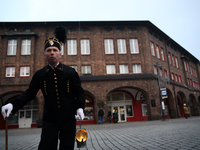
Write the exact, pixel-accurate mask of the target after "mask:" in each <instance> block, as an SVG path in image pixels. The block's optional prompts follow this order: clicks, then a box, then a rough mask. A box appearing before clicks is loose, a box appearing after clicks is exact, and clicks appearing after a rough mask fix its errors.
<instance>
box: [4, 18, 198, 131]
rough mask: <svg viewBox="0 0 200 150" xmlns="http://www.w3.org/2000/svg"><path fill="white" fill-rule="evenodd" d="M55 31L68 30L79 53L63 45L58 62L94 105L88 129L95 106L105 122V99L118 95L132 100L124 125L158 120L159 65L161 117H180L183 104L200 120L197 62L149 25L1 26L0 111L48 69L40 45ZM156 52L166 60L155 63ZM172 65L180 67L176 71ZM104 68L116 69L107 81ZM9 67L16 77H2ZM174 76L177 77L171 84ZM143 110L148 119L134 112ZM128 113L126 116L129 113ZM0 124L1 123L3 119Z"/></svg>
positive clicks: (95, 120) (40, 101)
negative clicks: (23, 70) (26, 44)
mask: <svg viewBox="0 0 200 150" xmlns="http://www.w3.org/2000/svg"><path fill="white" fill-rule="evenodd" d="M57 25H63V26H64V27H66V29H67V30H68V33H67V40H76V46H77V53H76V54H75V55H69V54H68V45H67V43H66V44H65V45H64V49H63V51H64V54H63V55H62V59H61V62H62V63H64V64H66V65H69V66H77V72H78V74H79V75H80V78H81V80H82V87H83V89H84V90H85V93H86V95H88V96H89V97H90V98H91V99H92V102H91V104H88V106H92V107H93V119H92V120H93V121H92V122H89V121H88V123H98V109H99V108H98V106H97V102H98V101H99V100H101V101H103V102H104V103H105V107H104V111H105V114H106V115H105V117H104V119H105V120H106V119H107V112H108V107H107V104H108V103H109V102H108V99H107V97H108V95H109V94H111V93H117V92H118V91H123V92H122V93H129V96H130V97H132V103H131V105H132V108H133V112H134V113H133V114H134V115H132V116H131V117H128V116H127V115H125V116H126V117H127V119H125V120H126V121H129V120H131V121H134V120H146V119H148V120H154V119H161V118H162V114H161V105H160V103H161V100H160V95H159V86H158V75H157V74H155V70H154V69H155V67H156V64H157V63H158V62H159V63H160V64H161V65H162V74H163V76H162V77H161V78H159V81H160V87H165V88H166V89H167V94H168V98H167V99H164V101H165V105H166V106H167V109H168V114H166V116H165V117H166V118H177V117H183V112H182V105H183V103H186V104H187V105H189V106H188V107H189V109H190V113H191V115H199V114H200V108H199V103H200V89H199V83H200V78H199V75H200V64H199V60H197V59H196V58H195V57H194V56H192V55H191V54H190V53H189V52H187V51H186V50H185V49H184V48H182V47H181V46H180V45H178V44H177V43H176V42H175V41H173V40H172V39H170V37H168V36H167V35H166V34H165V33H163V32H162V31H161V30H160V29H158V28H157V27H156V26H154V25H153V24H152V23H151V22H149V21H108V22H107V21H102V22H17V23H14V22H13V23H11V22H10V23H9V22H7V23H3V22H2V23H0V35H1V38H0V52H1V55H0V64H1V66H2V67H1V68H0V106H2V105H3V104H5V103H7V102H8V100H11V99H12V97H13V96H16V95H19V94H20V93H21V92H23V91H25V90H26V89H27V88H28V85H29V83H30V81H31V77H32V76H33V74H34V73H35V72H36V70H38V69H40V68H42V67H43V66H45V65H46V64H47V63H46V61H45V59H44V46H43V45H44V41H45V39H46V38H48V37H53V36H54V35H53V31H54V28H55V27H56V26H57ZM15 29H16V30H15ZM26 29H30V30H26ZM10 39H16V40H17V49H16V55H12V56H9V55H7V50H8V40H10ZM22 39H30V40H31V54H30V55H21V47H22ZM81 39H88V40H89V42H90V45H89V46H90V53H89V54H87V55H85V54H81V42H80V40H81ZM104 39H112V41H113V50H114V53H112V54H105V43H104ZM118 39H124V40H125V47H126V52H125V53H124V54H119V52H118V49H119V48H118V43H117V40H118ZM130 39H137V42H138V49H139V53H135V54H132V53H131V48H130V47H131V46H130V41H129V40H130ZM150 42H152V43H153V44H154V48H155V56H153V55H152V53H151V45H150ZM156 47H157V48H158V52H159V55H160V57H162V56H161V55H162V54H161V51H162V50H163V52H164V54H163V55H164V60H162V58H158V55H157V53H156V52H157V51H156ZM161 49H162V50H161ZM168 55H171V57H172V59H174V64H173V62H172V64H170V59H169V57H168ZM175 59H176V60H177V62H178V66H176V60H175ZM184 61H185V62H188V64H189V67H192V68H193V70H195V71H196V75H194V74H192V73H191V72H189V71H185V66H184ZM134 64H139V65H141V73H139V74H135V73H133V67H132V65H134ZM84 65H88V66H91V74H90V75H82V73H81V66H84ZM106 65H115V73H114V74H111V75H108V74H107V72H106ZM119 65H127V66H128V71H129V72H128V73H126V74H121V73H120V69H119ZM22 66H30V76H28V77H20V67H22ZM7 67H15V77H12V78H11V77H9V78H7V77H6V68H7ZM164 70H166V71H167V77H164V74H165V73H164ZM172 74H174V76H175V79H174V80H173V79H172V76H173V75H172ZM179 76H180V78H181V81H180V80H178V81H176V77H178V79H179ZM188 79H190V80H191V81H192V83H197V84H198V87H196V86H195V87H194V85H189V84H188V82H187V80H188ZM138 94H140V98H139V99H138V98H137V97H138ZM36 98H37V100H38V120H37V125H38V126H40V125H41V121H42V113H43V103H44V101H43V96H42V93H41V92H38V95H37V97H36ZM140 100H142V101H140ZM188 101H189V102H188ZM139 102H140V103H139ZM154 102H155V105H154V104H153V103H154ZM113 104H114V103H112V104H111V108H114V105H113ZM142 104H145V105H144V106H146V107H147V116H145V115H142V113H143V112H140V114H139V113H138V112H137V111H136V110H138V111H144V110H143V107H142ZM124 106H125V105H124ZM140 108H142V110H140ZM126 111H128V109H127V110H126ZM126 111H125V113H127V112H126ZM123 115H124V114H122V115H121V117H123ZM139 116H140V117H139ZM0 120H3V118H2V116H1V117H0ZM85 123H87V121H85ZM0 128H3V125H0Z"/></svg>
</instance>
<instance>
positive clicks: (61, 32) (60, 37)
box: [54, 26, 67, 43]
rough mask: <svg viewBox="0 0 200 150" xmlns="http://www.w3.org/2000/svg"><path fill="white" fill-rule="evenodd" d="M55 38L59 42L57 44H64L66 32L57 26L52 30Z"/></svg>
mask: <svg viewBox="0 0 200 150" xmlns="http://www.w3.org/2000/svg"><path fill="white" fill-rule="evenodd" d="M54 34H55V37H56V38H57V39H58V40H59V42H62V43H65V41H66V39H67V36H66V30H65V28H64V27H63V26H57V27H56V28H55V30H54Z"/></svg>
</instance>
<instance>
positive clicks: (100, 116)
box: [98, 107, 104, 124]
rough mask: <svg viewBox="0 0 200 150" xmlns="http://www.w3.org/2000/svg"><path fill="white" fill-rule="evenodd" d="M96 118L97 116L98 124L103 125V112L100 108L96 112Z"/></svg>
mask: <svg viewBox="0 0 200 150" xmlns="http://www.w3.org/2000/svg"><path fill="white" fill-rule="evenodd" d="M98 116H99V124H101V123H102V124H103V123H104V121H103V116H104V111H103V108H102V107H100V110H99V112H98Z"/></svg>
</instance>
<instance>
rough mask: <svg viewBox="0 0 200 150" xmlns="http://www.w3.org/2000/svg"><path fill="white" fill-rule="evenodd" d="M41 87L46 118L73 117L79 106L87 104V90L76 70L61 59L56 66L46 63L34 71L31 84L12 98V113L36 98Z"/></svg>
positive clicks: (47, 119) (48, 119)
mask: <svg viewBox="0 0 200 150" xmlns="http://www.w3.org/2000/svg"><path fill="white" fill-rule="evenodd" d="M39 89H41V90H42V93H43V96H44V111H43V121H47V122H64V121H67V120H70V119H74V115H75V114H76V110H77V109H78V108H83V109H84V107H85V95H84V90H83V89H82V87H81V81H80V78H79V76H78V74H77V72H76V71H75V70H74V69H73V68H71V67H69V66H66V65H64V64H61V63H60V64H59V65H58V66H57V67H56V68H55V69H54V70H53V69H52V68H51V67H50V66H49V65H47V66H45V67H44V68H42V69H40V70H38V71H37V72H36V73H35V74H34V76H33V78H32V80H31V83H30V85H29V88H28V89H27V90H26V91H25V92H24V93H22V94H21V95H20V96H19V97H17V98H16V99H14V100H13V101H11V103H12V104H13V110H12V113H15V112H16V111H18V110H19V109H21V108H22V107H23V106H24V105H26V104H27V103H28V102H29V101H31V100H32V99H34V98H35V96H36V94H37V92H38V90H39Z"/></svg>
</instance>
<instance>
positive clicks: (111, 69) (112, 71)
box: [106, 65, 116, 74]
mask: <svg viewBox="0 0 200 150" xmlns="http://www.w3.org/2000/svg"><path fill="white" fill-rule="evenodd" d="M106 73H107V74H115V73H116V72H115V65H106Z"/></svg>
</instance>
